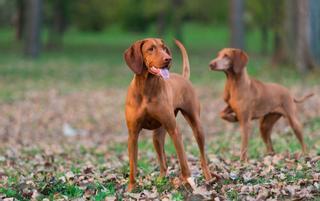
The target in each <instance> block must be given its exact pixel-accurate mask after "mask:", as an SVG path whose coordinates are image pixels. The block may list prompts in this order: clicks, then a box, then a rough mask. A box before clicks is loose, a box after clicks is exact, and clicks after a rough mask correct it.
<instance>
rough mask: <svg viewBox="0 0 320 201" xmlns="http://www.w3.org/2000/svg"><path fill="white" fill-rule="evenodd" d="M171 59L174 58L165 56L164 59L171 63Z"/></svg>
mask: <svg viewBox="0 0 320 201" xmlns="http://www.w3.org/2000/svg"><path fill="white" fill-rule="evenodd" d="M171 60H172V58H171V57H165V58H164V61H165V62H167V63H169V62H170V61H171Z"/></svg>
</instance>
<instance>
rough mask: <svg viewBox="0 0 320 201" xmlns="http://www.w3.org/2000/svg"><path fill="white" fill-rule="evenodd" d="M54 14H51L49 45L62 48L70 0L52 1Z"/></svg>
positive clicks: (51, 6)
mask: <svg viewBox="0 0 320 201" xmlns="http://www.w3.org/2000/svg"><path fill="white" fill-rule="evenodd" d="M50 3H51V5H50V8H51V11H52V14H51V16H50V32H49V39H48V44H47V46H48V47H49V48H60V47H61V46H62V38H63V34H64V32H65V30H66V27H67V18H68V17H67V13H68V8H69V3H70V2H69V0H52V1H50Z"/></svg>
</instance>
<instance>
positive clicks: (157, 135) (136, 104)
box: [124, 38, 211, 191]
mask: <svg viewBox="0 0 320 201" xmlns="http://www.w3.org/2000/svg"><path fill="white" fill-rule="evenodd" d="M175 42H176V44H177V46H178V47H179V48H180V50H181V53H182V57H183V73H182V76H181V75H178V74H174V73H172V74H170V73H169V69H170V64H171V60H172V57H171V53H170V50H169V49H168V47H167V46H166V45H165V44H164V42H163V40H161V39H157V38H148V39H144V40H140V41H137V42H135V43H134V44H133V45H132V46H131V47H129V48H128V49H127V50H126V51H125V53H124V59H125V61H126V63H127V65H128V66H129V68H130V69H131V70H132V71H133V72H134V73H135V75H134V78H133V80H132V82H131V84H130V86H129V89H128V94H127V99H126V105H125V108H126V109H125V113H126V122H127V127H128V133H129V137H128V153H129V162H130V178H129V186H128V191H131V190H132V189H133V188H134V187H135V174H136V171H137V154H138V147H137V146H138V136H139V132H140V131H141V129H149V130H153V144H154V147H155V150H156V152H157V156H158V160H159V163H160V176H165V175H166V171H167V164H166V156H165V150H164V143H165V135H166V131H167V132H168V133H169V135H170V137H171V138H172V140H173V143H174V146H175V149H176V152H177V155H178V159H179V163H180V168H181V173H182V178H183V179H184V181H188V180H189V178H190V170H189V167H188V164H187V158H186V154H185V151H184V148H183V142H182V139H181V134H180V131H179V129H178V126H177V123H176V119H175V117H176V115H177V113H178V112H179V111H180V112H181V113H182V115H183V116H184V118H185V119H186V120H187V121H188V123H189V125H190V126H191V128H192V130H193V134H194V136H195V138H196V141H197V143H198V146H199V150H200V155H201V157H200V159H201V167H202V170H203V173H204V176H205V178H206V179H207V180H209V179H211V174H210V172H209V168H208V166H207V161H206V157H205V151H204V134H203V129H202V127H201V123H200V105H199V101H198V99H197V98H196V94H195V91H194V89H193V88H192V85H191V82H190V81H189V74H190V69H189V60H188V55H187V52H186V50H185V48H184V46H183V45H182V44H181V43H180V42H179V41H177V40H176V41H175Z"/></svg>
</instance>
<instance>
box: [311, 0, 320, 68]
mask: <svg viewBox="0 0 320 201" xmlns="http://www.w3.org/2000/svg"><path fill="white" fill-rule="evenodd" d="M309 2H310V5H309V8H310V28H311V31H310V40H311V43H310V44H311V52H312V53H313V54H312V56H313V57H314V59H315V61H316V62H317V65H318V67H320V1H318V0H310V1H309Z"/></svg>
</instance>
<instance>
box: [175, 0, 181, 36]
mask: <svg viewBox="0 0 320 201" xmlns="http://www.w3.org/2000/svg"><path fill="white" fill-rule="evenodd" d="M182 4H183V0H173V12H174V13H175V15H174V17H173V30H174V35H175V37H176V38H177V39H178V40H180V41H181V42H183V38H182V18H183V13H182V9H181V6H182Z"/></svg>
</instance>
